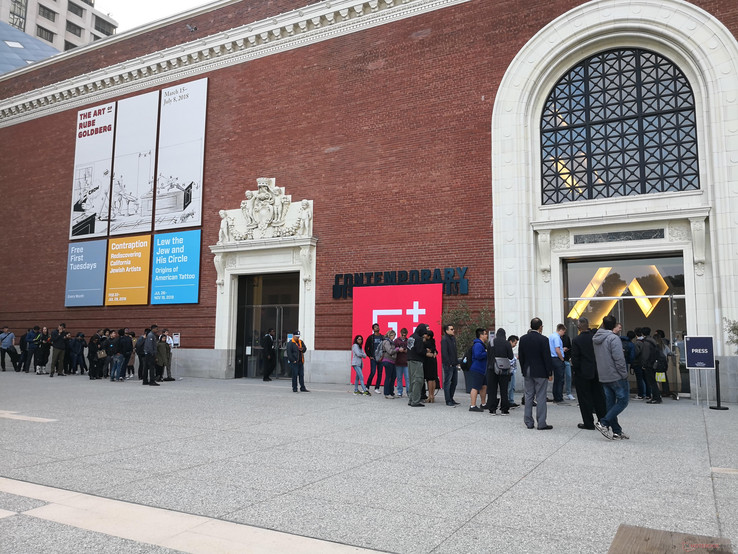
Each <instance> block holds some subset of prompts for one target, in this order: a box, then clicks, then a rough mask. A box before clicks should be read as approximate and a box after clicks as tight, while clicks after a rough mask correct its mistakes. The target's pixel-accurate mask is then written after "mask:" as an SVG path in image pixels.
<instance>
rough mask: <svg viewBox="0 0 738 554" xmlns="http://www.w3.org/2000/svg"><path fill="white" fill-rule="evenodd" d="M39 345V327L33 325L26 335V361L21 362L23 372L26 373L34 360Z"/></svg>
mask: <svg viewBox="0 0 738 554" xmlns="http://www.w3.org/2000/svg"><path fill="white" fill-rule="evenodd" d="M40 344H41V327H39V326H38V325H35V326H34V327H33V329H31V330H30V331H28V333H26V359H25V361H24V362H23V371H24V372H25V373H28V372H29V370H30V367H31V363H33V360H34V359H35V358H36V355H37V352H38V347H39V345H40Z"/></svg>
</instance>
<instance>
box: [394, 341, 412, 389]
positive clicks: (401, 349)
mask: <svg viewBox="0 0 738 554" xmlns="http://www.w3.org/2000/svg"><path fill="white" fill-rule="evenodd" d="M395 347H396V348H397V358H395V373H396V374H397V396H398V398H402V378H403V377H405V388H406V389H407V390H410V372H409V371H408V366H407V329H405V328H404V327H403V328H402V329H400V336H399V337H397V338H396V339H395Z"/></svg>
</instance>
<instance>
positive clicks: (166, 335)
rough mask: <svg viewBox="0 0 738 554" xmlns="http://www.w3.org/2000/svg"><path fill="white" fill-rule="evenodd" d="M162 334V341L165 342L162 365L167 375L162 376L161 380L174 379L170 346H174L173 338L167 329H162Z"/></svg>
mask: <svg viewBox="0 0 738 554" xmlns="http://www.w3.org/2000/svg"><path fill="white" fill-rule="evenodd" d="M162 334H163V335H164V341H165V342H166V343H167V347H166V359H165V360H164V367H165V368H166V370H167V376H166V377H164V378H163V379H162V381H174V377H172V348H174V339H173V338H172V335H171V334H170V333H169V329H164V331H162ZM163 376H164V373H163V372H162V377H163Z"/></svg>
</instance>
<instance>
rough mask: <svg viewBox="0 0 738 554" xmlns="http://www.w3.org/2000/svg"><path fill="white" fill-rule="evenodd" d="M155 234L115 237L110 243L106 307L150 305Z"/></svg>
mask: <svg viewBox="0 0 738 554" xmlns="http://www.w3.org/2000/svg"><path fill="white" fill-rule="evenodd" d="M150 261H151V236H150V235H140V236H137V237H126V238H118V239H113V238H111V239H110V240H109V242H108V280H107V286H106V287H105V305H106V306H130V305H135V304H147V303H148V300H149V263H150Z"/></svg>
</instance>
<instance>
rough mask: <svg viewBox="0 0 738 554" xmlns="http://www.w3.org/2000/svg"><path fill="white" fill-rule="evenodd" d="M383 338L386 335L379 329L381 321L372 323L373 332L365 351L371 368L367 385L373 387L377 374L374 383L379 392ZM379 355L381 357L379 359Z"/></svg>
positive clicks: (376, 390) (365, 345)
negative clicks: (373, 379)
mask: <svg viewBox="0 0 738 554" xmlns="http://www.w3.org/2000/svg"><path fill="white" fill-rule="evenodd" d="M382 340H384V337H383V336H382V333H381V332H380V331H379V323H375V324H374V325H372V334H371V335H370V336H369V338H367V339H366V343H365V344H364V352H365V353H366V355H367V356H368V358H369V363H370V364H371V369H370V370H369V378H368V379H367V380H366V386H367V387H369V388H372V377H374V375H375V374H376V375H377V381H376V383H375V385H374V392H375V393H376V394H379V385H380V384H381V383H382V349H381V348H380V346H381V345H382ZM377 356H379V359H377Z"/></svg>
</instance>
